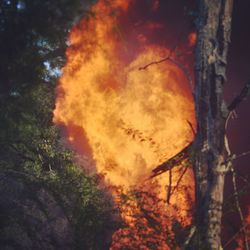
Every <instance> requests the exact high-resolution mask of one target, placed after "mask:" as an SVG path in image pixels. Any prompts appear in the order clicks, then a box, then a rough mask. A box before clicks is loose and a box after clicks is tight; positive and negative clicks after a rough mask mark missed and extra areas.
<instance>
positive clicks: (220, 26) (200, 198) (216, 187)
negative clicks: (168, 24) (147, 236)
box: [191, 0, 233, 250]
mask: <svg viewBox="0 0 250 250" xmlns="http://www.w3.org/2000/svg"><path fill="white" fill-rule="evenodd" d="M232 6H233V0H200V1H199V16H198V19H197V31H198V40H197V46H196V89H195V105H196V119H197V134H196V139H195V142H194V152H195V153H194V171H195V178H196V202H197V204H196V208H197V214H196V233H195V236H194V238H193V240H192V245H193V247H191V249H213V250H218V249H221V238H220V233H221V216H222V204H223V190H224V178H225V174H226V172H227V171H228V165H227V160H226V159H227V157H228V152H227V150H226V148H225V122H226V118H227V115H228V109H227V106H226V104H225V102H224V100H223V85H224V82H225V78H226V77H225V73H226V63H227V51H228V45H229V42H230V33H231V32H230V30H231V15H232Z"/></svg>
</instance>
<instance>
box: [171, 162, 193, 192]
mask: <svg viewBox="0 0 250 250" xmlns="http://www.w3.org/2000/svg"><path fill="white" fill-rule="evenodd" d="M188 167H189V166H188V165H187V166H185V168H184V171H183V172H182V173H181V175H180V177H179V179H178V181H177V182H176V185H175V186H174V188H173V190H172V192H171V195H172V194H173V193H174V191H175V190H176V189H177V188H178V186H179V185H180V182H181V180H182V178H183V176H184V174H185V173H186V172H187V170H188Z"/></svg>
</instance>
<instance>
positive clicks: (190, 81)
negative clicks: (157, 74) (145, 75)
mask: <svg viewBox="0 0 250 250" xmlns="http://www.w3.org/2000/svg"><path fill="white" fill-rule="evenodd" d="M172 53H173V51H170V52H169V55H168V56H166V57H164V58H163V59H160V60H158V61H153V62H150V63H148V64H146V65H145V66H142V67H139V70H146V69H147V68H148V67H150V66H152V65H157V64H160V63H163V62H165V61H170V62H171V63H173V64H175V65H176V66H178V67H179V68H180V69H181V70H182V71H183V73H184V75H185V76H186V78H187V80H188V82H189V84H190V87H191V89H192V91H193V89H194V84H193V80H192V77H191V74H190V73H189V71H188V69H187V68H185V67H184V66H183V65H182V64H181V63H179V62H177V61H176V60H174V59H173V58H171V54H172Z"/></svg>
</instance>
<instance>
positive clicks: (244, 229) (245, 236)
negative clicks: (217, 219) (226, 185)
mask: <svg viewBox="0 0 250 250" xmlns="http://www.w3.org/2000/svg"><path fill="white" fill-rule="evenodd" d="M231 171H232V182H233V188H234V198H235V203H236V207H237V210H238V213H239V216H240V220H241V224H242V231H243V234H244V242H245V248H246V250H249V244H248V239H247V230H246V226H245V222H244V217H243V213H242V210H241V207H240V202H239V194H238V189H237V184H236V173H235V170H234V168H233V166H232V167H231Z"/></svg>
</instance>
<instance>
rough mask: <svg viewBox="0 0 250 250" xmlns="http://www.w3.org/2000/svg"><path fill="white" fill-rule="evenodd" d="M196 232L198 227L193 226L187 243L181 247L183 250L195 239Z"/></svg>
mask: <svg viewBox="0 0 250 250" xmlns="http://www.w3.org/2000/svg"><path fill="white" fill-rule="evenodd" d="M195 231H196V227H195V226H192V227H191V229H190V232H189V235H188V237H187V239H186V241H185V242H184V244H183V246H182V247H181V249H183V250H185V249H186V248H187V247H188V245H189V242H190V241H191V239H192V238H193V236H194V233H195Z"/></svg>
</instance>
